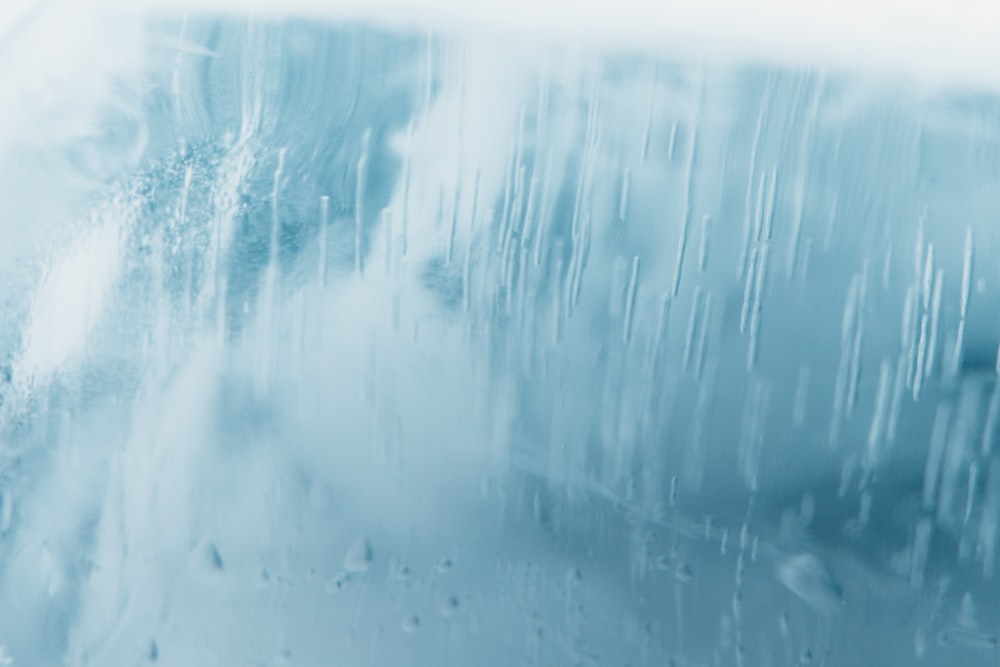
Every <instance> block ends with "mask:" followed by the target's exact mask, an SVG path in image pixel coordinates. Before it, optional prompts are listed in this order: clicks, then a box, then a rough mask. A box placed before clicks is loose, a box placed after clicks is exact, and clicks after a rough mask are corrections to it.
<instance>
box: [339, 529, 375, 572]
mask: <svg viewBox="0 0 1000 667" xmlns="http://www.w3.org/2000/svg"><path fill="white" fill-rule="evenodd" d="M374 558H375V552H374V551H373V550H372V545H371V543H370V542H369V541H368V540H367V539H365V538H364V537H359V538H358V539H356V540H354V543H353V544H352V545H351V546H350V548H349V549H348V550H347V553H346V554H344V570H345V571H346V572H348V573H352V574H360V573H362V572H367V571H368V568H370V567H371V565H372V560H374Z"/></svg>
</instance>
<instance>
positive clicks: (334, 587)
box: [323, 572, 351, 595]
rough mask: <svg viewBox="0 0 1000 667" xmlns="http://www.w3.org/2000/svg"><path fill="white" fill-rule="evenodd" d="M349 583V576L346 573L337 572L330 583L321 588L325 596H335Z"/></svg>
mask: <svg viewBox="0 0 1000 667" xmlns="http://www.w3.org/2000/svg"><path fill="white" fill-rule="evenodd" d="M350 583H351V575H350V573H348V572H339V573H338V574H337V575H336V576H334V577H333V579H331V580H330V581H328V582H326V586H324V587H323V591H324V592H325V593H326V594H327V595H336V594H337V593H339V592H341V591H342V590H344V589H345V588H347V587H348V585H350Z"/></svg>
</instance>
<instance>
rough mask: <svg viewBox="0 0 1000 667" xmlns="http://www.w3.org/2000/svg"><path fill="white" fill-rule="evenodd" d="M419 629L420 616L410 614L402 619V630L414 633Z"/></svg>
mask: <svg viewBox="0 0 1000 667" xmlns="http://www.w3.org/2000/svg"><path fill="white" fill-rule="evenodd" d="M419 629H420V617H419V616H417V615H416V614H412V615H410V616H407V617H406V618H404V619H403V632H409V633H414V632H416V631H417V630H419Z"/></svg>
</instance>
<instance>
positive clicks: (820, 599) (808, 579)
mask: <svg viewBox="0 0 1000 667" xmlns="http://www.w3.org/2000/svg"><path fill="white" fill-rule="evenodd" d="M778 579H779V580H780V581H781V583H783V584H784V585H785V586H786V587H787V588H788V590H790V591H791V592H792V593H794V594H795V595H797V596H798V597H799V598H801V599H802V600H803V601H805V602H806V603H807V604H809V606H811V607H812V608H814V609H816V610H817V611H824V612H831V611H833V610H835V609H837V608H838V607H840V606H841V605H842V604H843V602H844V595H843V591H842V590H841V588H840V584H839V583H837V580H836V579H834V578H833V575H832V574H831V573H830V571H829V570H828V569H827V568H826V566H825V565H823V563H822V562H821V561H820V560H819V558H817V557H816V556H814V555H813V554H809V553H800V554H795V555H793V556H789V557H787V558H785V559H784V560H783V561H782V562H781V563H779V565H778Z"/></svg>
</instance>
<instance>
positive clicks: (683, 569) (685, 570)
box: [674, 561, 694, 584]
mask: <svg viewBox="0 0 1000 667" xmlns="http://www.w3.org/2000/svg"><path fill="white" fill-rule="evenodd" d="M674 576H675V577H677V581H679V582H681V583H682V584H686V583H688V582H689V581H691V580H692V579H694V570H692V569H691V566H690V565H688V564H687V563H685V562H684V561H681V562H680V563H678V564H677V569H676V570H674Z"/></svg>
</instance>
